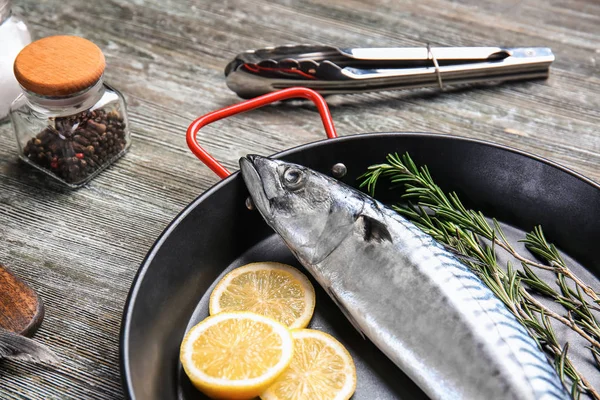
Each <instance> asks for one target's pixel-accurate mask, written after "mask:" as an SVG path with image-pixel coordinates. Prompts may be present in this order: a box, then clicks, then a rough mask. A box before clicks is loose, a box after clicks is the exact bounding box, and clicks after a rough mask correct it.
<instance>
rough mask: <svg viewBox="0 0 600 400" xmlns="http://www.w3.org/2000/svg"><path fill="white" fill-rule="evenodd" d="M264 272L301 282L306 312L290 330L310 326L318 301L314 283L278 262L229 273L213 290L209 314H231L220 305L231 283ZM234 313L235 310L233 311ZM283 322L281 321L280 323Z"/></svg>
mask: <svg viewBox="0 0 600 400" xmlns="http://www.w3.org/2000/svg"><path fill="white" fill-rule="evenodd" d="M262 271H276V272H279V273H283V274H289V276H291V278H292V279H293V280H295V281H297V282H299V283H300V284H301V285H302V288H303V290H304V298H303V300H304V304H305V307H304V310H303V312H302V314H301V315H300V316H299V317H297V318H296V319H295V320H294V322H293V323H291V324H290V326H289V328H290V329H299V328H305V327H306V326H308V323H309V322H310V320H311V318H312V316H313V313H314V309H315V303H316V299H315V289H314V287H313V285H312V283H310V281H309V280H308V278H307V277H306V275H304V274H303V273H302V272H300V271H298V270H297V269H296V268H294V267H292V266H290V265H287V264H282V263H278V262H271V261H269V262H254V263H250V264H246V265H243V266H241V267H238V268H236V269H234V270H232V271H230V272H228V273H227V274H226V275H225V276H224V277H223V278H222V279H221V280H220V281H219V282H218V283H217V286H216V287H215V288H214V289H213V291H212V293H211V295H210V299H209V313H210V315H216V314H218V313H220V312H223V311H226V312H229V311H230V310H229V309H225V310H224V309H222V308H221V305H220V304H219V300H220V298H221V296H222V295H223V293H224V292H225V291H226V290H227V288H228V287H229V286H230V285H231V282H232V281H233V280H234V279H235V278H237V277H239V276H240V275H243V274H246V273H251V272H262ZM231 311H234V310H231ZM235 311H242V310H235ZM243 311H251V312H254V311H252V310H243ZM280 322H281V321H280Z"/></svg>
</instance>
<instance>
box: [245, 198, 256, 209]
mask: <svg viewBox="0 0 600 400" xmlns="http://www.w3.org/2000/svg"><path fill="white" fill-rule="evenodd" d="M246 208H247V209H248V210H254V209H255V208H256V207H254V202H253V201H252V198H250V197H246Z"/></svg>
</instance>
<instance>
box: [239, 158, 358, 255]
mask: <svg viewBox="0 0 600 400" xmlns="http://www.w3.org/2000/svg"><path fill="white" fill-rule="evenodd" d="M240 169H241V172H242V176H243V178H244V182H245V183H246V186H247V188H248V190H249V192H250V196H251V197H252V200H253V202H254V205H255V207H256V208H257V209H258V211H259V212H260V214H261V215H262V217H263V218H264V220H265V221H266V222H267V224H268V225H269V226H270V227H271V228H273V229H274V230H275V231H276V232H277V233H278V234H279V235H280V236H281V237H282V238H283V240H284V241H285V242H286V244H287V245H288V247H289V248H290V249H291V250H292V252H294V254H295V255H296V257H297V258H298V259H299V260H300V261H301V262H303V263H304V264H305V265H306V263H308V264H316V263H318V262H319V261H321V260H323V259H324V258H325V257H326V256H327V255H329V254H330V253H331V252H332V251H333V250H334V249H335V248H336V247H337V246H338V245H339V243H340V242H341V241H342V240H343V239H344V238H345V237H346V236H347V235H349V234H350V233H351V232H352V230H353V229H354V228H353V225H354V223H355V221H356V219H357V217H358V215H359V214H360V212H361V209H362V207H363V201H362V199H361V198H360V196H358V195H356V194H355V193H354V191H353V190H352V189H351V188H349V187H348V186H346V185H343V184H342V183H340V182H338V181H336V180H335V179H333V178H331V177H328V176H326V175H324V174H321V173H319V172H316V171H314V170H311V169H309V168H306V167H304V166H301V165H297V164H293V163H289V162H285V161H281V160H273V159H269V158H266V157H261V156H256V155H248V156H247V157H242V158H241V159H240Z"/></svg>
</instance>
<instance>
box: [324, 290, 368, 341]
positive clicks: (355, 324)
mask: <svg viewBox="0 0 600 400" xmlns="http://www.w3.org/2000/svg"><path fill="white" fill-rule="evenodd" d="M327 293H329V297H331V299H332V300H333V302H334V303H335V304H336V305H337V306H338V308H339V309H340V310H341V311H342V314H344V316H345V317H346V319H347V320H348V322H350V324H352V326H353V327H354V329H356V331H357V332H358V334H359V335H360V336H361V337H362V338H363V339H365V340H366V339H367V338H366V337H365V334H364V333H363V331H362V329H360V326H359V325H358V322H356V320H355V319H354V317H353V316H352V314H350V313H349V312H348V310H347V309H346V307H345V306H344V305H343V304H342V302H341V301H340V299H339V297H337V295H336V294H335V292H334V291H333V290H331V288H327Z"/></svg>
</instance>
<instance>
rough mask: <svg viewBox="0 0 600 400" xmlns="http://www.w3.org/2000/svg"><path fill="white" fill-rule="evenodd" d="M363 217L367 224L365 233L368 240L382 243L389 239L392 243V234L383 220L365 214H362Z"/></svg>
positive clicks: (365, 224)
mask: <svg viewBox="0 0 600 400" xmlns="http://www.w3.org/2000/svg"><path fill="white" fill-rule="evenodd" d="M361 218H362V220H363V223H364V226H365V228H364V234H363V235H364V239H365V240H366V241H367V242H370V241H373V240H375V241H377V242H379V243H381V242H383V241H384V240H387V241H388V242H390V243H392V235H391V234H390V231H389V230H388V228H387V226H385V224H384V223H383V222H381V221H379V220H376V219H375V218H372V217H369V216H368V215H364V214H362V215H361Z"/></svg>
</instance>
